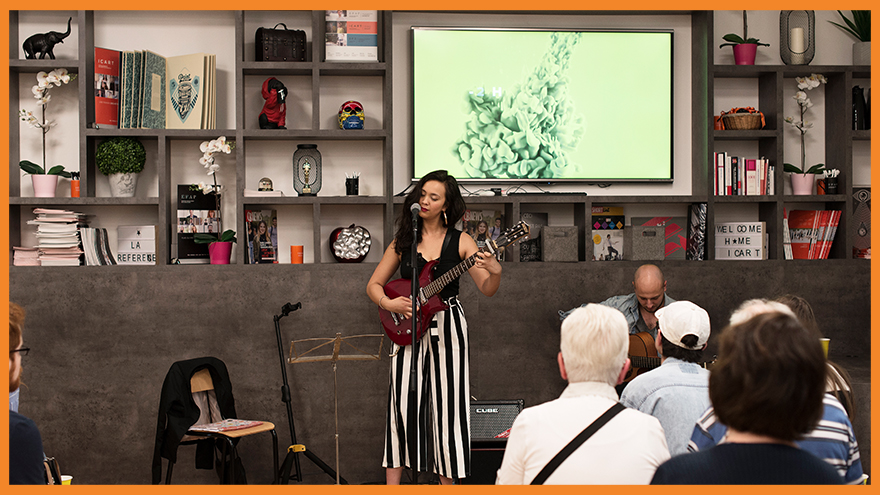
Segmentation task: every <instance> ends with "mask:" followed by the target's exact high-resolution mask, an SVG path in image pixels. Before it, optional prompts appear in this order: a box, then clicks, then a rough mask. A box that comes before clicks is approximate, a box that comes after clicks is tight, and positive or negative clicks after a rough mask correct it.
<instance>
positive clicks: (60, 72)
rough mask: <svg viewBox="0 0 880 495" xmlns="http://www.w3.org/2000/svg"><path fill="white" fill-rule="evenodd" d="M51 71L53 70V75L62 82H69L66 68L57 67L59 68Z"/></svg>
mask: <svg viewBox="0 0 880 495" xmlns="http://www.w3.org/2000/svg"><path fill="white" fill-rule="evenodd" d="M52 72H54V73H55V75H56V76H58V80H60V81H61V82H62V83H64V84H67V83H69V82H70V74H69V73H68V72H67V69H65V68H59V69H55V70H54V71H52ZM59 86H60V84H59Z"/></svg>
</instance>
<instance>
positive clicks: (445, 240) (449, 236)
mask: <svg viewBox="0 0 880 495" xmlns="http://www.w3.org/2000/svg"><path fill="white" fill-rule="evenodd" d="M453 230H454V229H451V228H449V227H446V237H444V238H443V247H441V248H440V256H443V252H444V251H446V248H447V247H449V240H450V239H452V231H453Z"/></svg>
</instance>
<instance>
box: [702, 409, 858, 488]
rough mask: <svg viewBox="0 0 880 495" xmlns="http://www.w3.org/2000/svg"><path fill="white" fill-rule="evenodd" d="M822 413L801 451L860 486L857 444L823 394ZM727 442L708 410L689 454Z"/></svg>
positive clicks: (840, 414)
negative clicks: (822, 461)
mask: <svg viewBox="0 0 880 495" xmlns="http://www.w3.org/2000/svg"><path fill="white" fill-rule="evenodd" d="M824 407H825V409H824V413H823V415H822V419H821V420H819V424H818V425H816V428H815V429H813V431H811V432H810V433H808V434H807V435H806V437H804V438H803V439H801V440H800V441H798V442H795V443H797V445H798V446H800V448H802V449H803V450H805V451H806V452H809V453H811V454H813V455H814V456H816V457H818V458H819V459H822V460H824V461H825V462H827V463H828V464H831V465H832V466H833V467H834V468H835V469H837V472H838V474H840V475H841V476H843V478H844V479H845V480H846V482H847V483H849V484H859V483H861V482H862V481H863V480H864V479H865V478H866V476H865V475H864V473H863V472H862V461H861V460H860V458H859V444H858V442H857V441H856V435H855V433H854V432H853V427H852V423H851V422H850V420H849V417H848V416H847V415H846V411H845V410H844V408H843V405H841V403H840V401H838V400H837V398H836V397H834V396H833V395H831V394H827V393H826V394H825V398H824ZM726 441H727V426H725V425H723V424H721V423H720V422H718V419H717V418H716V416H715V409H714V408H712V407H710V408H709V409H707V410H706V412H705V413H703V415H702V416H701V417H700V419H698V420H697V423H696V425H695V426H694V432H693V434H692V435H691V440H690V442H688V452H698V451H700V450H706V449H708V448H709V447H712V446H714V445H717V444H719V443H725V442H726Z"/></svg>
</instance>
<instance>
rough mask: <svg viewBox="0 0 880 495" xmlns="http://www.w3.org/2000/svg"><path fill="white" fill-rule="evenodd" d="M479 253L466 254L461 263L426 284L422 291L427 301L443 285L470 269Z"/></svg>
mask: <svg viewBox="0 0 880 495" xmlns="http://www.w3.org/2000/svg"><path fill="white" fill-rule="evenodd" d="M479 253H480V251H477V252H476V253H474V254H472V255H470V256H468V257H467V259H465V260H464V261H462V262H461V263H459V264H457V265H455V267H454V268H453V269H452V270H449V271H448V272H446V273H444V274H443V275H440V276H439V277H437V278H436V279H434V281H433V282H431V283H430V284H428V285H426V286H425V288H424V290H423V291H422V294H423V297H424V299H425V300H426V301H427V300H428V299H430V298H431V297H434V295H435V294H439V293H440V291H441V290H443V288H444V287H446V286H447V285H449V283H450V282H452V281H453V280H455V279H457V278H458V277H460V276H462V275H463V274H464V273H465V272H467V271H468V270H470V269H471V267H472V266H474V265H475V264H476V263H477V254H479Z"/></svg>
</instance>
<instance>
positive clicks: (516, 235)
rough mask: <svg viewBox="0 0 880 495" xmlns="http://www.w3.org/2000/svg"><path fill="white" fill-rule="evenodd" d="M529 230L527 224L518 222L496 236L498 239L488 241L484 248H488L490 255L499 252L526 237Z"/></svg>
mask: <svg viewBox="0 0 880 495" xmlns="http://www.w3.org/2000/svg"><path fill="white" fill-rule="evenodd" d="M530 228H531V227H529V224H528V223H526V222H524V221H522V220H520V221H519V222H517V223H516V225H514V226H512V227H510V228H509V229H507V230H505V231H504V232H502V233H501V235H499V236H498V239H495V240H494V241H491V240H490V241H488V242H487V243H486V247H487V248H489V250H490V252H492V253H495V252H501V251H503V250H504V248H506V247H507V246H509V245H511V244H513V243H514V242H516V241H518V240H520V239H522V238H524V237H528V235H529V229H530Z"/></svg>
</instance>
